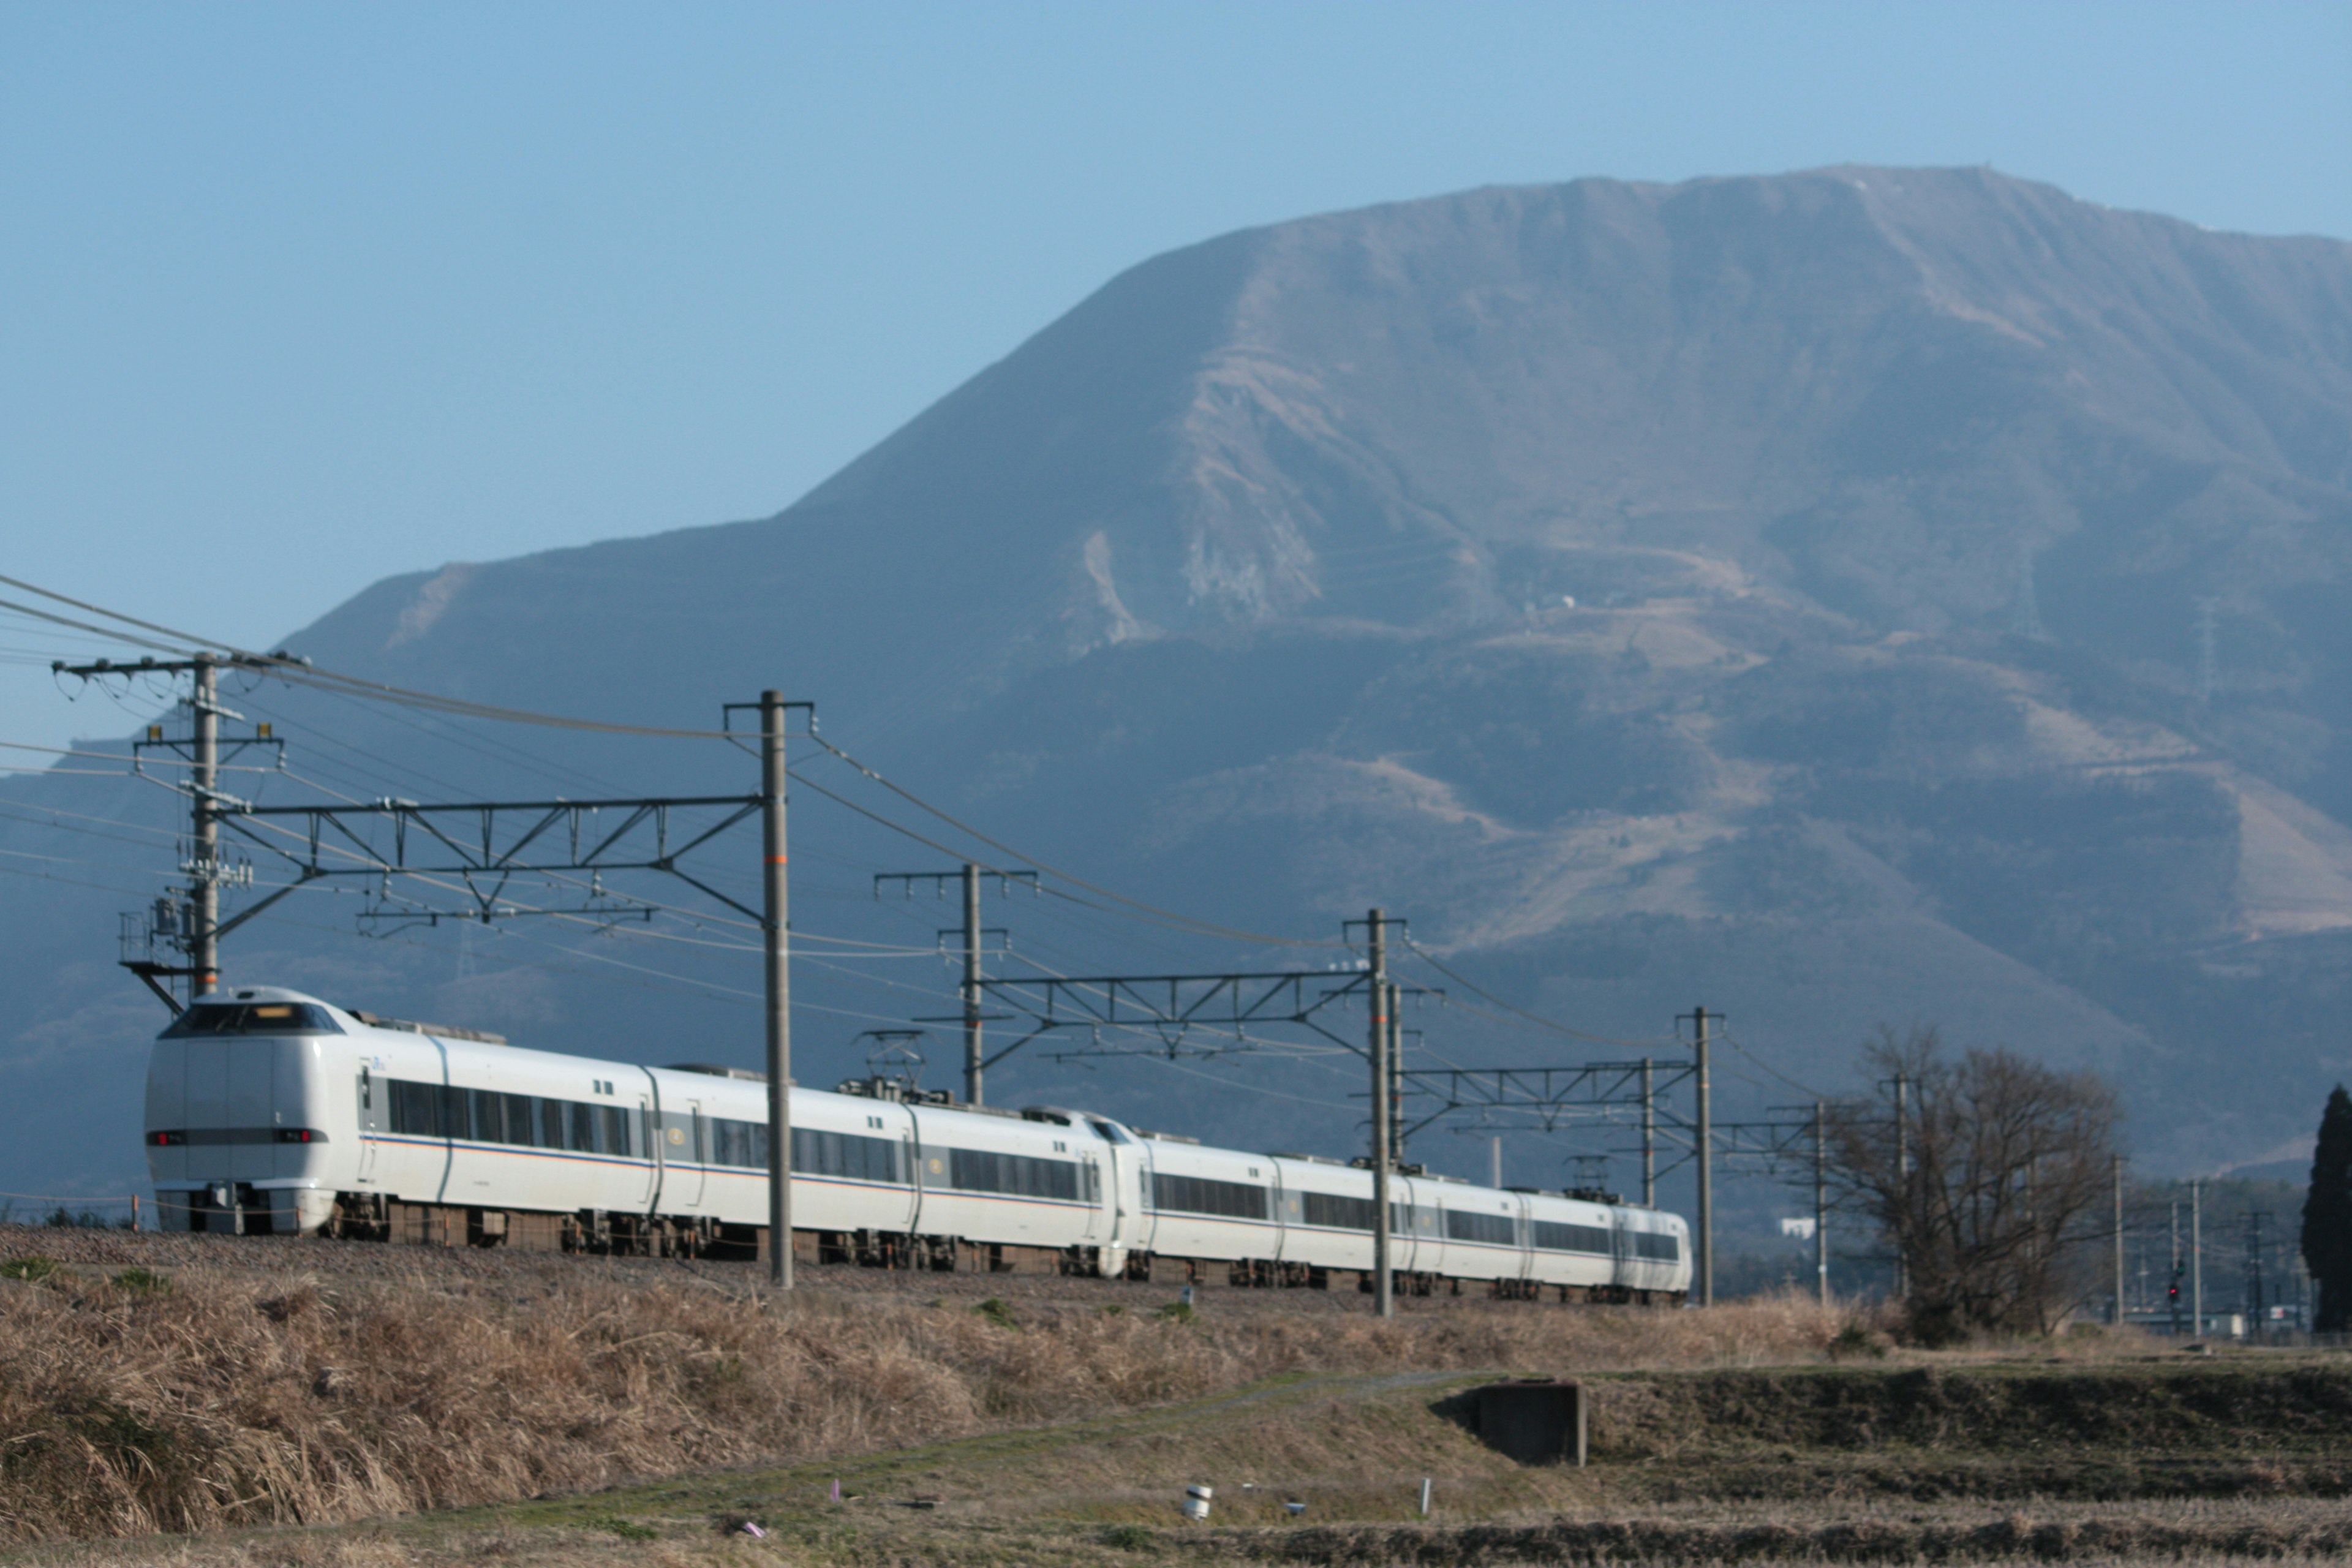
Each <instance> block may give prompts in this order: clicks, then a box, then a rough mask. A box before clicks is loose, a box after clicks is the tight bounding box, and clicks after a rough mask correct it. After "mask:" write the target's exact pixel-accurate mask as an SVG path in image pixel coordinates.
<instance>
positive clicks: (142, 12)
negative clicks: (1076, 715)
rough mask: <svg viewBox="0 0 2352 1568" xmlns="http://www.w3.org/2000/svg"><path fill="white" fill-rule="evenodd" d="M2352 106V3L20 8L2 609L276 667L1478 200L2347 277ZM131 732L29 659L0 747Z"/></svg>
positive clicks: (0, 27)
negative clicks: (2020, 236) (1938, 208)
mask: <svg viewBox="0 0 2352 1568" xmlns="http://www.w3.org/2000/svg"><path fill="white" fill-rule="evenodd" d="M2348 80H2352V5H2344V4H2330V5H2252V4H2232V5H2169V6H2168V5H2148V4H2134V5H2083V4H2074V5H2050V4H2036V5H1991V4H1982V3H1977V4H1968V5H1926V4H1882V5H1762V4H1742V5H1541V6H1535V5H1443V6H1440V5H1336V4H1332V5H1265V4H1259V5H1203V4H1187V5H1138V4H1108V3H1100V4H1091V5H979V4H971V3H964V4H957V5H859V6H855V7H853V6H848V5H824V6H817V5H803V6H795V5H776V4H770V5H755V6H737V5H713V4H700V5H687V6H677V5H671V6H661V7H654V6H619V5H578V4H566V5H526V4H501V5H464V6H436V5H419V4H405V5H398V6H360V5H268V4H247V5H212V6H199V5H104V4H87V3H82V4H73V5H63V4H56V5H24V4H0V505H5V514H0V516H5V521H0V572H5V573H7V574H11V575H16V576H22V577H29V578H32V579H34V580H36V581H39V582H44V583H47V584H50V585H52V586H56V587H58V588H61V589H63V590H64V591H66V592H69V593H79V594H82V595H86V596H88V597H91V598H95V599H99V600H102V601H105V602H108V603H110V604H113V605H120V606H121V607H124V608H127V609H130V610H131V611H133V612H134V613H140V614H144V615H147V616H152V617H154V618H156V619H159V620H163V621H170V622H179V623H183V624H186V625H189V626H193V627H194V628H196V629H199V630H210V631H213V632H214V633H215V635H218V636H221V637H227V638H230V639H232V640H236V641H240V642H244V643H247V644H262V643H268V642H271V641H273V640H274V639H277V638H279V637H282V636H283V635H284V634H285V633H287V632H289V631H290V630H292V629H293V628H295V627H296V626H299V625H301V624H303V623H305V622H307V621H309V620H310V619H311V618H312V617H314V616H316V615H318V614H319V613H320V612H322V611H323V610H325V609H327V608H328V607H330V606H331V605H333V604H334V603H336V602H337V601H339V600H341V599H342V598H344V597H346V596H347V595H350V594H352V593H353V592H354V591H356V590H357V589H359V588H361V587H362V586H363V585H364V584H367V583H368V582H370V581H372V580H373V579H374V578H377V577H379V576H382V575H384V574H389V573H394V572H401V571H407V570H413V569H416V568H420V567H429V566H433V565H436V564H438V563H441V562H444V561H446V560H452V559H480V558H487V557H494V556H499V555H507V554H512V553H515V552H522V551H529V550H535V549H540V548H542V547H546V546H550V545H558V544H565V543H571V542H581V541H585V540H590V539H594V538H600V537H608V536H612V535H615V534H625V533H637V532H646V531H655V530H660V529H667V528H675V527H678V526H682V525H687V524H693V523H703V522H712V521H723V520H728V519H733V518H741V517H751V516H759V515H764V514H767V513H769V512H772V511H774V510H777V509H778V508H779V507H781V506H782V505H783V504H784V503H785V502H788V501H790V500H792V499H793V497H795V496H796V495H798V494H799V493H801V492H802V491H803V490H804V489H807V488H808V487H809V486H810V485H812V484H814V482H816V481H817V480H819V479H823V478H824V476H825V475H826V474H827V473H829V472H830V471H831V470H833V469H834V468H837V467H838V466H839V465H840V464H842V463H843V462H844V461H845V460H846V459H848V458H851V457H854V456H855V455H856V453H857V452H858V451H860V450H861V449H862V448H864V447H866V446H867V445H869V444H871V443H872V442H873V441H875V440H876V439H877V438H878V437H882V436H884V435H886V434H887V433H888V432H889V431H890V430H891V429H892V428H893V427H894V426H897V425H898V424H899V423H900V422H901V421H903V420H905V419H906V418H908V416H911V415H913V414H915V413H916V412H917V411H919V409H920V408H922V407H923V405H926V404H927V403H929V402H930V401H931V400H932V399H933V398H935V397H937V396H939V395H940V394H942V393H944V392H946V391H947V390H949V389H950V387H951V386H953V385H954V384H956V383H957V382H959V381H961V379H963V378H964V377H965V376H967V375H969V374H971V373H972V372H973V371H975V370H977V369H979V368H980V367H981V366H982V365H984V364H986V363H988V362H990V361H991V360H992V359H995V358H997V357H998V356H1000V355H1002V354H1003V353H1006V352H1007V351H1008V350H1010V349H1011V348H1013V346H1014V344H1016V343H1017V342H1020V340H1021V339H1022V338H1024V336H1026V335H1027V334H1028V333H1029V332H1031V331H1034V330H1035V329H1036V328H1037V327H1039V326H1041V325H1043V324H1044V323H1045V321H1048V320H1050V319H1051V318H1052V317H1053V316H1055V314H1057V313H1059V312H1060V311H1061V310H1064V309H1066V307H1068V306H1069V305H1070V304H1072V303H1074V302H1075V301H1076V300H1077V299H1079V298H1080V297H1081V296H1083V295H1084V294H1085V293H1087V291H1088V290H1090V289H1093V288H1095V287H1096V286H1097V284H1099V283H1101V282H1102V281H1103V280H1104V279H1107V278H1108V277H1109V276H1110V275H1111V274H1113V273H1114V272H1117V271H1118V270H1119V269H1120V268H1124V267H1127V266H1129V265H1130V264H1131V263H1134V262H1136V261H1139V260H1141V259H1142V258H1145V257H1148V256H1150V255H1151V254H1153V253H1154V252H1157V251H1160V250H1163V249H1166V248H1168V247H1172V246H1178V245H1182V244H1185V243H1187V242H1189V241H1192V240H1196V239H1201V238H1203V237H1208V236H1210V235H1213V234H1216V233H1218V232H1220V231H1223V230H1226V229H1231V228H1234V227H1237V226H1244V225H1249V224H1256V223H1264V222H1268V221H1273V220H1277V219H1282V218H1287V217H1292V216H1297V215H1299V214H1302V213H1307V212H1312V211H1316V210H1318V209H1327V208H1333V207H1343V206H1349V205H1359V204H1362V203H1369V202H1376V201H1383V200H1389V199H1393V198H1398V197H1408V196H1415V195H1429V194H1433V193H1436V192H1441V191H1446V190H1452V189H1457V188H1461V187H1464V186H1470V185H1478V184H1495V183H1517V182H1531V181H1549V180H1560V179H1568V178H1572V177H1575V176H1578V175H1583V174H1607V175H1615V176H1620V177H1626V178H1639V179H1656V180H1674V179H1680V178H1684V177H1685V176H1689V175H1694V174H1744V173H1756V172H1770V171H1778V170H1785V169H1791V168H1801V167H1806V166H1810V165H1815V164H1821V163H1839V162H1849V161H1851V162H1868V163H1937V164H1959V163H1993V164H1995V165H1996V166H1998V167H2000V168H2001V169H2003V170H2006V171H2009V172H2011V173H2014V174H2024V175H2029V176H2032V177H2034V178H2037V179H2042V180H2048V181H2052V182H2053V183H2055V184H2059V185H2062V186H2063V187H2065V188H2066V189H2068V190H2070V191H2072V192H2074V193H2075V194H2076V195H2083V196H2086V197H2090V198H2093V199H2095V200H2098V201H2102V202H2105V203H2108V204H2111V205H2122V206H2133V207H2145V208H2151V209H2155V210H2158V211H2162V212H2167V213H2172V214H2176V215H2178V216H2183V217H2188V218H2191V219H2194V220H2195V221H2197V222H2200V223H2203V224H2206V225H2209V226H2215V227H2226V228H2242V229H2251V230H2254V231H2258V232H2263V233H2287V232H2317V233H2324V234H2329V235H2335V236H2339V237H2352V92H2347V89H2346V84H2347V81H2348ZM53 646H61V645H57V644H54V643H52V642H50V641H47V640H46V639H40V638H33V637H27V636H26V635H25V634H24V633H22V632H21V631H16V630H12V629H10V628H9V627H8V626H6V625H5V622H0V648H5V650H8V651H6V652H5V653H0V658H13V659H18V660H24V659H26V658H27V657H28V656H27V655H26V654H24V653H21V652H18V651H16V650H20V649H36V650H37V651H46V650H47V648H49V647H53ZM123 727H124V718H123V716H122V715H121V714H119V713H116V712H114V711H113V710H89V709H88V708H80V709H73V708H68V707H67V705H66V704H64V703H63V702H62V701H60V700H58V697H57V696H56V694H55V692H54V691H53V689H52V688H51V686H50V682H49V679H48V677H47V673H46V671H45V670H37V669H35V668H32V667H31V666H30V665H29V664H27V663H25V662H17V663H0V740H17V741H45V742H55V741H56V740H58V739H59V738H61V737H63V736H65V735H66V734H68V732H79V733H87V732H101V733H119V732H121V730H122V728H123Z"/></svg>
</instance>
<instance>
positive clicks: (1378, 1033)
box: [1364, 909, 1396, 1318]
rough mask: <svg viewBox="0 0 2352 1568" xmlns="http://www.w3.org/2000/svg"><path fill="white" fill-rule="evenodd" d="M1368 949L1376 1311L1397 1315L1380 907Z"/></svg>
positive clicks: (1384, 925)
mask: <svg viewBox="0 0 2352 1568" xmlns="http://www.w3.org/2000/svg"><path fill="white" fill-rule="evenodd" d="M1364 923H1365V926H1366V927H1367V930H1366V932H1365V935H1366V939H1367V942H1368V943H1369V945H1370V961H1371V973H1370V977H1369V978H1370V989H1369V990H1367V991H1366V993H1365V995H1366V997H1367V999H1368V1001H1369V1006H1368V1008H1367V1010H1368V1011H1369V1012H1370V1014H1371V1019H1372V1021H1371V1029H1370V1036H1371V1037H1370V1039H1369V1040H1368V1041H1367V1042H1366V1044H1368V1045H1369V1046H1370V1047H1371V1058H1372V1139H1371V1142H1372V1310H1373V1311H1374V1312H1375V1313H1376V1314H1378V1315H1379V1316H1381V1317H1383V1318H1393V1317H1395V1316H1396V1277H1395V1275H1394V1274H1393V1273H1392V1272H1391V1268H1390V1246H1389V1139H1390V1134H1389V1117H1390V1105H1391V1101H1390V1098H1389V1021H1388V1017H1387V1013H1388V1009H1389V957H1388V954H1389V949H1388V921H1387V918H1386V917H1385V916H1384V915H1383V914H1382V913H1381V911H1380V910H1377V909H1376V910H1372V911H1370V913H1369V914H1368V915H1366V916H1365V918H1364Z"/></svg>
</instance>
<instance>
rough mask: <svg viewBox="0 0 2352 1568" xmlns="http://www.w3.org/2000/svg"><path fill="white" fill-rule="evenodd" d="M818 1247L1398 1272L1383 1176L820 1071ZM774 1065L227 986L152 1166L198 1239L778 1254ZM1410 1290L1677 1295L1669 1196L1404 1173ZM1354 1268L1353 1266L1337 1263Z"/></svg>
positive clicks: (152, 1142) (1194, 1275) (1400, 1212)
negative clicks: (570, 1050)
mask: <svg viewBox="0 0 2352 1568" xmlns="http://www.w3.org/2000/svg"><path fill="white" fill-rule="evenodd" d="M792 1122H793V1147H792V1169H793V1244H794V1247H795V1253H796V1256H800V1257H804V1258H809V1259H811V1260H813V1261H820V1262H835V1261H839V1262H861V1263H867V1264H875V1265H886V1266H893V1267H902V1268H941V1269H996V1270H1003V1269H1007V1268H1014V1267H1019V1266H1024V1265H1025V1266H1028V1267H1032V1268H1059V1269H1061V1270H1064V1271H1066V1272H1072V1273H1085V1274H1100V1275H1106V1276H1124V1277H1127V1278H1129V1279H1150V1278H1151V1271H1152V1268H1153V1266H1154V1264H1155V1263H1157V1264H1159V1265H1160V1267H1162V1268H1167V1269H1169V1270H1171V1271H1175V1270H1179V1269H1181V1273H1182V1275H1183V1277H1184V1278H1187V1279H1195V1280H1205V1279H1213V1278H1214V1277H1216V1276H1217V1275H1222V1276H1223V1278H1224V1279H1227V1280H1229V1281H1230V1282H1232V1283H1234V1284H1242V1285H1304V1286H1314V1287H1326V1286H1328V1285H1330V1284H1332V1283H1335V1282H1349V1283H1354V1284H1357V1285H1358V1286H1359V1287H1360V1288H1365V1289H1369V1287H1370V1269H1371V1264H1372V1258H1371V1246H1372V1243H1371V1234H1370V1233H1371V1225H1372V1215H1373V1209H1372V1198H1371V1175H1370V1172H1369V1171H1366V1170H1362V1169H1360V1168H1357V1167H1355V1166H1353V1165H1350V1164H1347V1163H1341V1162H1339V1161H1337V1160H1330V1159H1325V1158H1321V1157H1318V1156H1316V1155H1310V1154H1249V1153H1242V1152H1236V1151H1234V1150H1229V1149H1212V1148H1207V1147H1204V1146H1203V1145H1202V1144H1201V1143H1199V1142H1197V1141H1195V1140H1192V1139H1189V1138H1181V1137H1177V1136H1173V1135H1171V1134H1167V1133H1151V1132H1140V1131H1135V1130H1132V1129H1129V1128H1127V1127H1124V1126H1121V1125H1120V1124H1119V1123H1118V1122H1117V1121H1111V1120H1110V1119H1108V1118H1107V1117H1102V1116H1096V1115H1092V1114H1089V1113H1087V1112H1083V1111H1075V1110H1055V1109H1050V1108H1045V1107H1033V1108H1031V1109H1029V1110H1021V1111H1009V1110H995V1109H993V1108H989V1109H982V1108H980V1107H975V1106H961V1105H955V1104H951V1103H946V1102H945V1101H944V1099H943V1097H938V1096H922V1095H907V1094H903V1093H900V1092H898V1090H897V1089H896V1086H894V1085H891V1084H888V1083H885V1082H882V1081H879V1080H877V1081H871V1082H867V1083H862V1084H860V1083H853V1084H845V1085H844V1086H842V1089H841V1090H840V1091H839V1092H835V1093H830V1094H828V1093H825V1092H823V1091H821V1090H815V1089H800V1088H797V1087H796V1088H794V1089H793V1091H792ZM767 1135H768V1123H767V1088H766V1084H765V1081H764V1080H763V1079H761V1077H760V1076H759V1075H758V1074H755V1073H748V1072H744V1071H741V1070H740V1069H736V1068H707V1067H669V1068H646V1067H630V1066H625V1065H623V1064H621V1063H617V1062H609V1061H598V1060H594V1059H593V1058H586V1057H572V1056H562V1055H559V1054H557V1053H554V1052H551V1051H538V1050H525V1049H520V1048H518V1047H510V1046H509V1045H507V1044H505V1043H504V1042H503V1041H502V1040H500V1039H499V1037H496V1036H486V1035H478V1034H474V1033H472V1032H470V1031H466V1030H457V1029H446V1028H440V1027H437V1026H429V1025H416V1024H406V1023H402V1022H399V1021H397V1020H394V1019H387V1018H379V1017H376V1016H373V1015H370V1014H365V1013H358V1012H352V1011H348V1010H346V1009H343V1008H340V1007H335V1006H332V1005H329V1004H327V1003H324V1002H321V1001H319V1000H318V999H316V998H314V997H310V996H305V995H302V994H299V993H296V992H292V991H281V990H269V989H262V988H258V987H256V988H252V989H246V990H238V991H236V992H234V993H229V994H221V995H217V996H212V997H206V998H205V999H203V1000H201V1001H199V1002H198V1003H197V1004H196V1005H194V1006H192V1007H190V1008H188V1009H187V1010H186V1011H185V1012H184V1013H182V1014H181V1015H180V1016H179V1017H178V1018H177V1019H176V1020H174V1021H173V1024H172V1026H171V1027H169V1028H168V1029H166V1030H164V1032H163V1035H162V1036H161V1037H159V1038H158V1039H157V1040H156V1042H155V1049H154V1055H153V1058H152V1062H151V1064H150V1067H149V1069H148V1076H147V1154H148V1165H149V1170H150V1172H151V1173H152V1176H153V1178H154V1184H155V1188H156V1195H157V1197H158V1199H159V1201H160V1206H161V1208H162V1210H163V1215H164V1223H165V1225H166V1226H167V1227H169V1228H173V1229H187V1230H206V1231H230V1232H235V1233H238V1234H245V1235H252V1234H257V1233H260V1234H272V1235H304V1236H310V1235H320V1234H323V1235H328V1236H343V1237H372V1238H376V1239H382V1240H388V1241H411V1242H428V1243H436V1244H443V1245H461V1244H466V1245H474V1246H492V1245H501V1244H502V1245H506V1246H510V1247H547V1248H562V1249H565V1250H575V1251H591V1252H634V1253H641V1254H651V1255H681V1254H685V1255H691V1254H701V1255H709V1256H719V1257H727V1256H732V1257H738V1258H754V1257H761V1256H764V1254H765V1251H766V1247H767V1227H766V1223H765V1222H766V1219H767V1213H768V1191H767V1176H766V1167H767V1160H768V1150H767ZM1390 1196H1391V1216H1392V1217H1391V1226H1392V1237H1393V1239H1392V1241H1391V1249H1392V1251H1391V1263H1392V1267H1393V1268H1394V1269H1395V1270H1396V1273H1397V1276H1398V1278H1399V1279H1400V1281H1401V1283H1402V1287H1403V1288H1404V1289H1408V1290H1413V1291H1419V1292H1427V1291H1430V1290H1433V1289H1449V1290H1455V1291H1458V1290H1460V1289H1462V1288H1463V1286H1464V1285H1465V1284H1475V1285H1478V1286H1483V1287H1486V1289H1489V1290H1490V1291H1491V1292H1492V1293H1494V1294H1496V1295H1502V1296H1516V1297H1525V1298H1528V1299H1535V1298H1537V1297H1538V1296H1539V1295H1540V1294H1541V1292H1542V1290H1543V1289H1544V1288H1545V1287H1551V1288H1554V1289H1556V1290H1557V1291H1558V1292H1559V1298H1560V1299H1561V1300H1616V1301H1635V1302H1672V1301H1678V1300H1681V1299H1682V1297H1683V1295H1684V1293H1685V1291H1686V1290H1687V1289H1688V1286H1689V1280H1690V1246H1689V1232H1688V1229H1687V1227H1686V1226H1685V1225H1684V1223H1683V1221H1682V1219H1681V1218H1680V1217H1679V1216H1677V1215H1671V1214H1667V1213H1664V1212H1663V1211H1660V1210H1656V1209H1651V1208H1644V1207H1641V1206H1638V1205H1626V1204H1622V1203H1615V1202H1603V1201H1589V1200H1586V1199H1581V1198H1577V1197H1571V1196H1569V1195H1567V1194H1554V1193H1543V1192H1537V1191H1535V1190H1533V1189H1528V1188H1513V1189H1510V1190H1508V1191H1496V1190H1495V1189H1493V1188H1490V1187H1480V1186H1474V1185H1472V1184H1468V1183H1466V1182H1462V1181H1458V1180H1455V1179H1454V1178H1452V1177H1447V1176H1430V1175H1423V1174H1405V1175H1399V1176H1393V1177H1391V1192H1390ZM1335 1277H1336V1279H1335Z"/></svg>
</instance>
